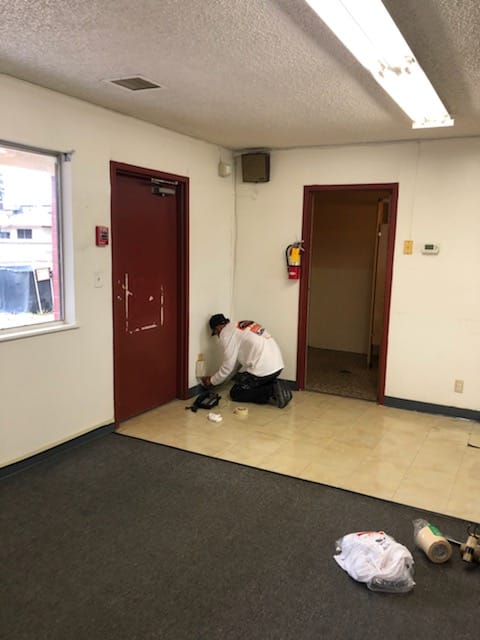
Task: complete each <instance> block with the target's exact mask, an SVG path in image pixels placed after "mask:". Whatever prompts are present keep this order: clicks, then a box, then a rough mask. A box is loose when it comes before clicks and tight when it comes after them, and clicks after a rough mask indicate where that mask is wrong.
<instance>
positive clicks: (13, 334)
mask: <svg viewBox="0 0 480 640" xmlns="http://www.w3.org/2000/svg"><path fill="white" fill-rule="evenodd" d="M71 329H78V324H77V323H76V322H49V323H48V325H47V324H45V325H42V326H38V325H36V326H35V327H32V326H28V327H16V328H14V329H2V330H0V342H7V341H9V340H21V339H22V338H32V337H34V336H39V335H43V334H45V333H57V332H59V331H70V330H71Z"/></svg>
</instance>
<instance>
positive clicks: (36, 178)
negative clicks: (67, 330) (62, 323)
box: [0, 145, 62, 330]
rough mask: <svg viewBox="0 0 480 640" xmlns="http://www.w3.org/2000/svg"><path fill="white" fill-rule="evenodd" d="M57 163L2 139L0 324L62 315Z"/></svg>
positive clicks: (53, 157) (52, 157)
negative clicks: (3, 144)
mask: <svg viewBox="0 0 480 640" xmlns="http://www.w3.org/2000/svg"><path fill="white" fill-rule="evenodd" d="M57 164H58V158H57V156H56V155H48V154H45V153H40V152H38V153H36V152H34V151H25V150H23V149H17V148H15V147H13V146H12V147H10V146H1V145H0V330H1V329H9V328H12V327H22V326H25V325H31V324H38V323H44V322H52V321H54V320H61V319H62V300H61V295H60V293H61V286H60V262H59V242H58V206H57Z"/></svg>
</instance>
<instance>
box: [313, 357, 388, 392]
mask: <svg viewBox="0 0 480 640" xmlns="http://www.w3.org/2000/svg"><path fill="white" fill-rule="evenodd" d="M377 387H378V358H374V359H373V361H372V366H371V367H367V359H366V354H364V353H350V352H349V351H333V350H331V349H317V348H315V347H308V352H307V379H306V382H305V389H306V390H308V391H319V392H321V393H331V394H333V395H337V396H343V397H346V398H359V399H360V400H371V401H372V402H375V401H376V400H377Z"/></svg>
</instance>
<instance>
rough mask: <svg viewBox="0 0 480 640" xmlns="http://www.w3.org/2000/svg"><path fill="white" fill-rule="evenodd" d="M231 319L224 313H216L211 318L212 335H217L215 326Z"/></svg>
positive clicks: (226, 322)
mask: <svg viewBox="0 0 480 640" xmlns="http://www.w3.org/2000/svg"><path fill="white" fill-rule="evenodd" d="M229 322H230V320H229V319H228V318H225V316H224V315H223V313H216V314H215V315H213V316H212V317H211V318H210V320H209V323H208V324H209V325H210V329H211V330H212V336H214V335H215V327H218V325H219V324H228V323H229Z"/></svg>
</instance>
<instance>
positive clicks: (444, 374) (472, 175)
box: [235, 138, 480, 410]
mask: <svg viewBox="0 0 480 640" xmlns="http://www.w3.org/2000/svg"><path fill="white" fill-rule="evenodd" d="M237 173H238V172H237ZM239 180H241V178H239ZM392 182H398V183H399V202H398V218H397V231H396V246H395V257H394V273H393V292H392V301H391V315H390V330H389V347H388V361H387V378H386V388H385V393H386V395H388V396H393V397H398V398H403V399H407V400H416V401H420V402H429V403H434V404H440V405H446V406H456V407H461V408H465V409H472V410H479V409H480V394H479V389H480V250H479V239H480V138H469V139H453V140H450V141H448V140H443V141H425V142H422V143H416V142H412V143H392V144H379V145H358V146H351V147H337V148H333V147H330V148H310V149H295V150H285V151H275V152H272V154H271V179H270V182H269V183H265V184H258V185H254V184H248V183H242V182H239V183H238V184H237V207H236V209H237V224H238V248H237V261H236V268H235V314H236V316H237V317H240V316H242V317H246V316H248V317H253V318H254V319H256V320H258V321H260V322H262V323H263V324H265V325H266V326H267V327H268V328H269V330H270V331H271V333H272V334H273V335H274V336H275V337H276V338H277V340H278V342H279V343H280V346H281V348H282V350H283V353H284V356H285V360H286V367H285V370H284V374H283V375H284V377H286V378H288V379H295V378H296V370H295V368H296V351H297V318H298V291H299V284H298V282H294V281H289V280H287V277H286V270H285V266H284V250H285V247H286V245H288V244H290V243H291V242H293V241H295V240H299V239H300V236H301V227H302V206H303V187H304V185H322V184H323V185H329V184H330V185H331V184H346V185H347V184H350V185H351V184H359V183H369V184H373V183H376V184H378V183H392ZM407 239H411V240H413V241H414V254H413V255H411V256H408V255H403V253H402V247H403V241H404V240H407ZM423 242H435V243H438V244H439V245H440V253H439V255H438V256H425V255H422V254H421V253H420V245H421V243H423ZM455 379H462V380H464V381H465V386H464V393H463V394H457V393H454V391H453V385H454V380H455Z"/></svg>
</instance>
